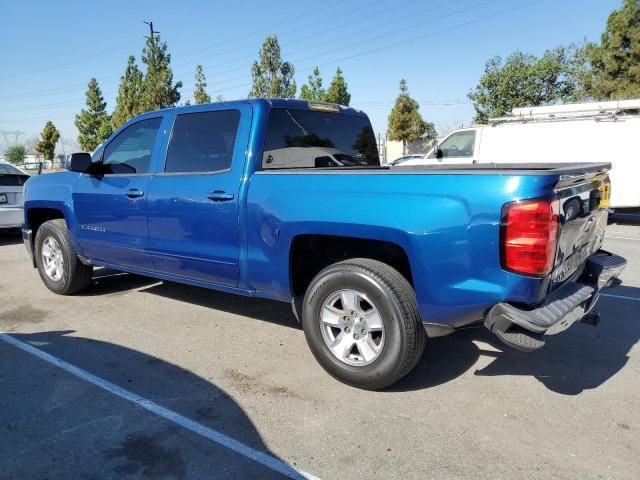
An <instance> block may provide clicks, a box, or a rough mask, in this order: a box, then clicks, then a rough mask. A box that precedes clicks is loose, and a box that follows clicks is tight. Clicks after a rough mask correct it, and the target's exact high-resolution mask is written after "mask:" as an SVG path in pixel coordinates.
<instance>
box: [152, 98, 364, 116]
mask: <svg viewBox="0 0 640 480" xmlns="http://www.w3.org/2000/svg"><path fill="white" fill-rule="evenodd" d="M310 103H312V104H326V102H309V101H307V100H298V99H297V98H248V99H244V100H225V101H223V102H211V103H210V104H211V105H215V106H225V107H229V108H233V107H234V106H237V105H241V104H244V105H246V104H250V105H262V106H268V107H270V108H288V109H292V110H311V108H310V107H309V104H310ZM205 105H207V104H199V105H184V106H180V107H171V108H167V109H163V110H155V111H154V112H168V111H174V112H176V113H180V112H190V111H196V110H200V109H201V108H202V107H203V106H205ZM329 105H336V104H329ZM337 106H338V108H339V109H340V113H346V114H348V115H359V116H366V114H365V113H364V112H363V111H362V110H358V109H356V108H352V107H347V106H344V105H337ZM321 111H323V110H321ZM154 112H147V113H145V114H143V115H148V114H150V113H154ZM143 115H141V116H143Z"/></svg>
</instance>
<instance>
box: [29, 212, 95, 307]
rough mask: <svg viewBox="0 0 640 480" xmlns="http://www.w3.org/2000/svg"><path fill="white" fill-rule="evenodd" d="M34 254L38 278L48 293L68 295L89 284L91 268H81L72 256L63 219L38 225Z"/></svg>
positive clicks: (75, 257)
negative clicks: (49, 291)
mask: <svg viewBox="0 0 640 480" xmlns="http://www.w3.org/2000/svg"><path fill="white" fill-rule="evenodd" d="M34 253H35V258H36V265H37V267H38V272H39V273H40V278H42V281H43V282H44V284H45V285H46V286H47V288H48V289H49V290H51V291H52V292H54V293H57V294H60V295H71V294H73V293H76V292H79V291H80V290H82V289H84V288H86V287H87V286H88V285H89V284H90V283H91V279H92V276H93V268H92V267H90V266H88V265H84V264H83V263H82V262H81V261H80V259H79V258H78V256H77V255H76V250H75V248H74V247H73V244H72V243H71V238H70V237H69V231H68V230H67V225H66V223H65V221H64V220H63V219H55V220H49V221H48V222H45V223H43V224H42V225H41V226H40V228H39V229H38V232H37V233H36V239H35V252H34Z"/></svg>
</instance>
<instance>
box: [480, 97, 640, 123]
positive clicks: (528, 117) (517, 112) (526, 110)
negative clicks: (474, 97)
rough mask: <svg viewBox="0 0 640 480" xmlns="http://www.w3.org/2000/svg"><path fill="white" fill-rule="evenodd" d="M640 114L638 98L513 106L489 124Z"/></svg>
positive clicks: (609, 117) (603, 117) (492, 119)
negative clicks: (503, 115) (507, 113)
mask: <svg viewBox="0 0 640 480" xmlns="http://www.w3.org/2000/svg"><path fill="white" fill-rule="evenodd" d="M638 114H640V99H637V100H617V101H609V102H590V103H570V104H565V105H548V106H543V107H521V108H514V109H513V110H512V111H511V115H510V116H506V117H498V118H490V119H489V123H490V124H499V123H515V122H529V121H557V120H588V119H611V118H616V117H617V116H618V115H638Z"/></svg>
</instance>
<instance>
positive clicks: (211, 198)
mask: <svg viewBox="0 0 640 480" xmlns="http://www.w3.org/2000/svg"><path fill="white" fill-rule="evenodd" d="M514 157H517V155H516V154H515V153H514ZM609 167H610V166H609V164H607V163H588V164H557V163H556V164H552V165H545V164H535V165H532V164H500V165H483V164H477V165H444V166H438V165H435V166H420V167H402V166H399V167H382V166H381V165H380V162H379V158H378V150H377V145H376V140H375V137H374V134H373V130H372V128H371V125H370V123H369V119H368V118H367V116H366V115H365V114H364V113H362V112H360V111H358V110H355V109H353V108H347V107H343V106H338V105H332V104H326V103H318V102H306V101H301V100H284V99H271V100H265V99H259V100H242V101H235V102H220V103H214V104H208V105H195V106H187V107H179V108H171V109H166V110H160V111H154V112H149V113H145V114H143V115H141V116H139V117H136V118H134V119H132V120H130V121H129V122H128V123H126V124H125V125H123V126H122V127H121V128H120V129H119V130H118V131H116V132H115V133H113V135H111V137H109V138H108V139H107V140H106V141H105V142H104V144H103V145H102V146H100V147H99V148H98V149H97V150H96V151H95V152H94V153H93V155H92V156H90V155H89V154H86V153H82V154H74V155H72V156H70V158H69V159H68V171H64V172H59V173H53V174H48V175H41V176H37V177H33V178H31V179H30V180H29V181H28V182H27V183H26V186H25V203H24V212H25V213H24V226H23V237H24V240H25V244H26V246H27V249H28V250H29V252H32V258H33V264H34V266H35V267H37V269H38V271H39V273H40V277H41V278H42V281H43V282H44V283H45V284H46V286H47V287H48V288H49V289H50V290H52V291H53V292H55V293H58V294H62V295H69V294H73V293H75V292H78V291H80V290H82V289H84V288H86V287H88V286H89V285H90V284H91V277H92V270H93V268H94V267H95V266H102V267H107V268H111V269H116V270H121V271H125V272H132V273H136V274H141V275H148V276H151V277H155V278H159V279H164V280H169V281H174V282H183V283H188V284H192V285H197V286H200V287H206V288H210V289H214V290H221V291H225V292H233V293H237V294H240V295H245V296H257V297H264V298H268V299H273V300H279V301H284V302H291V303H292V305H293V310H294V313H295V315H296V316H297V318H298V319H299V321H300V322H301V323H302V328H303V330H304V333H305V336H306V339H307V341H308V344H309V347H310V349H311V351H312V352H313V355H314V356H315V357H316V359H317V360H318V362H319V363H320V364H321V365H322V366H323V367H324V368H325V370H326V371H327V372H329V373H330V374H331V375H333V376H334V377H336V378H337V379H339V380H341V381H343V382H345V383H348V384H350V385H353V386H357V387H360V388H366V389H380V388H384V387H386V386H388V385H391V384H393V383H394V382H396V381H398V380H399V379H400V378H402V377H403V376H404V375H406V374H407V373H408V372H409V371H411V369H412V368H413V367H414V366H415V365H416V363H417V362H418V360H419V359H420V357H421V355H422V353H423V351H424V348H425V344H426V342H427V338H428V337H438V336H443V335H447V334H450V333H453V332H455V331H456V329H458V328H460V327H464V326H467V325H469V324H472V323H476V322H484V325H486V327H487V328H489V329H490V330H491V331H492V332H493V333H494V334H495V335H497V337H498V338H500V339H501V340H502V341H503V342H504V343H506V344H507V345H510V346H511V347H515V348H518V349H521V350H525V351H532V350H536V349H539V348H541V347H543V345H544V343H545V338H546V335H551V334H556V333H558V332H561V331H562V330H564V329H566V328H568V327H569V326H570V325H571V324H572V323H574V322H576V321H579V320H581V319H585V318H586V319H590V318H592V315H593V314H592V313H590V312H591V311H592V309H593V308H594V304H595V302H596V300H597V298H598V293H599V291H600V289H601V288H603V287H606V286H609V285H610V284H611V283H612V282H614V281H615V280H616V278H617V276H618V274H619V273H620V271H621V270H622V268H623V267H624V265H625V263H626V262H625V260H624V259H623V258H621V257H619V256H616V255H613V254H611V253H608V252H605V251H603V250H601V245H602V241H603V237H604V231H605V227H606V224H607V209H606V204H607V200H608V195H609V192H610V188H609V186H610V185H609V177H608V170H609Z"/></svg>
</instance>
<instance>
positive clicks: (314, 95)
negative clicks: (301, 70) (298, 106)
mask: <svg viewBox="0 0 640 480" xmlns="http://www.w3.org/2000/svg"><path fill="white" fill-rule="evenodd" d="M307 79H308V80H307V83H306V84H304V85H302V88H301V89H300V99H301V100H312V101H323V100H324V97H325V91H324V89H323V88H322V77H321V76H320V69H319V68H318V67H316V68H314V69H313V73H312V74H311V75H309V76H308V77H307Z"/></svg>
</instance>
